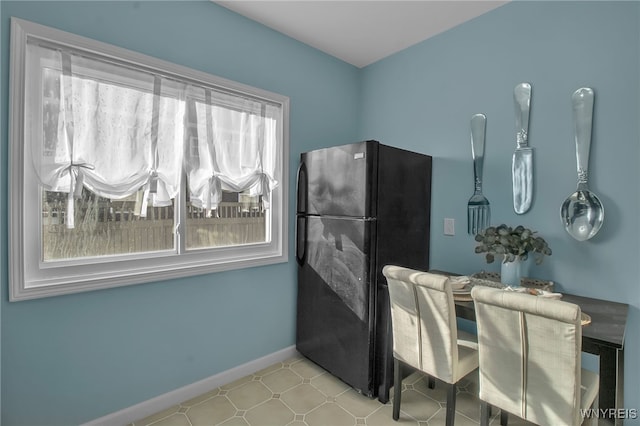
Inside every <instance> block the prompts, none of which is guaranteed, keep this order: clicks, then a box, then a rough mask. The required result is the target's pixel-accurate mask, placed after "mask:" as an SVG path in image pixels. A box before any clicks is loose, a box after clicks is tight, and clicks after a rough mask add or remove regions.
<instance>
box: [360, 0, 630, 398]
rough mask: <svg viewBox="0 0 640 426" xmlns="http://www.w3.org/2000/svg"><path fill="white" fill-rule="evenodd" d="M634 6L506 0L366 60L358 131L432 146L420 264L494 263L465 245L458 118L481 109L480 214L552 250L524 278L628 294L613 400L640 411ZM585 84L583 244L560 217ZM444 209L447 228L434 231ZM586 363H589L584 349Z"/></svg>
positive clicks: (468, 176) (466, 151)
mask: <svg viewBox="0 0 640 426" xmlns="http://www.w3.org/2000/svg"><path fill="white" fill-rule="evenodd" d="M639 55H640V3H639V2H611V1H606V2H573V1H571V2H514V3H510V4H507V5H505V6H502V7H500V8H498V9H496V10H494V11H492V12H490V13H487V14H485V15H483V16H480V17H478V18H476V19H474V20H472V21H470V22H467V23H465V24H463V25H461V26H459V27H457V28H454V29H452V30H450V31H447V32H445V33H443V34H440V35H439V36H437V37H434V38H431V39H429V40H427V41H425V42H423V43H420V44H418V45H416V46H413V47H411V48H409V49H406V50H404V51H402V52H400V53H397V54H395V55H393V56H391V57H388V58H386V59H384V60H382V61H379V62H377V63H375V64H373V65H371V66H369V67H367V68H365V69H364V71H363V75H362V93H363V102H362V107H363V121H362V123H361V128H360V138H368V137H376V138H380V139H381V140H384V141H385V142H387V143H390V144H394V145H404V146H406V147H407V148H410V149H413V150H417V151H422V152H428V153H431V154H432V155H433V156H434V157H435V158H434V178H433V204H432V239H431V267H432V268H436V269H443V270H453V271H459V272H462V273H473V272H476V271H479V270H482V269H485V270H491V271H498V270H499V265H498V264H492V265H487V264H486V263H484V258H483V257H482V256H481V255H477V254H475V253H474V247H475V242H474V241H473V239H472V237H470V236H468V235H467V234H466V226H467V224H466V220H467V219H466V203H467V201H468V199H469V197H470V196H471V195H472V193H473V168H472V162H471V146H470V138H469V121H470V118H471V116H472V115H473V114H475V113H484V114H486V116H487V131H486V135H487V141H486V158H485V168H484V189H485V191H484V192H485V195H486V196H487V198H488V199H489V200H490V202H491V208H492V211H491V213H492V219H493V220H492V222H493V223H494V224H500V223H507V224H511V225H518V224H522V225H525V226H527V227H530V228H532V229H534V230H537V231H539V232H540V235H542V236H543V237H545V239H546V240H547V241H548V242H549V244H550V246H551V248H552V249H553V255H552V256H551V257H550V258H546V259H545V261H544V263H543V264H542V265H541V266H534V267H533V273H532V274H531V275H532V276H535V277H538V278H542V279H549V280H553V281H555V282H556V285H557V286H558V287H559V288H560V290H561V291H567V292H572V293H577V294H582V295H585V296H591V297H598V298H603V299H610V300H614V301H619V302H625V303H629V304H630V306H631V308H630V313H629V325H628V327H627V333H626V346H625V347H626V360H627V365H626V374H625V407H627V408H640V389H639V387H638V383H640V373H639V370H638V369H637V368H636V366H635V363H634V362H633V360H636V359H638V358H639V357H640V333H639V331H640V313H639V308H640V296H639V293H640V292H639V291H638V289H639V287H640V282H639V277H640V267H639V264H640V262H639V260H640V259H639V255H640V247H639V240H640V238H639V237H640V229H639V226H638V212H639V211H640V210H639V208H640V192H639V191H638V189H637V188H638V184H639V183H640V174H639V171H638V170H639V167H638V164H639V160H640V147H639V141H640V105H639V103H640V86H639V81H640V66H639V62H640V56H639ZM523 81H527V82H530V83H531V84H532V88H533V89H532V90H533V95H532V110H531V120H530V127H529V141H530V143H531V145H532V146H533V148H534V150H535V186H536V189H535V198H534V203H533V207H532V209H531V210H530V211H529V212H528V213H526V214H524V215H522V216H518V215H516V214H515V213H514V212H513V208H512V199H511V197H512V195H511V156H512V154H513V151H514V149H515V114H514V107H513V88H514V87H515V85H516V84H518V83H520V82H523ZM583 86H589V87H592V88H593V89H594V91H595V108H594V128H593V139H592V145H591V161H590V187H591V188H592V190H593V191H594V192H596V193H597V194H598V195H599V197H600V198H601V200H602V202H603V204H604V206H605V212H606V213H605V223H604V226H603V227H602V229H601V230H600V232H599V233H598V234H597V235H596V236H595V237H594V238H593V239H591V240H589V241H587V242H578V241H575V240H573V239H572V238H571V237H570V236H569V235H568V234H567V233H566V232H565V231H564V228H563V226H562V224H561V222H560V219H559V210H560V205H561V204H562V202H563V200H564V199H565V198H566V197H567V196H568V195H569V194H571V193H572V192H573V191H574V190H575V186H576V179H577V176H576V158H575V144H574V141H573V126H572V108H571V94H572V93H573V92H574V91H575V90H576V89H578V88H580V87H583ZM444 218H454V219H455V223H456V235H455V236H454V237H450V236H445V235H443V221H444ZM587 361H588V360H587Z"/></svg>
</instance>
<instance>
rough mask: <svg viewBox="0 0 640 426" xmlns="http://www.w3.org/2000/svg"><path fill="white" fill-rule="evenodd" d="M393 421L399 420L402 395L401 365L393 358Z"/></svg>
mask: <svg viewBox="0 0 640 426" xmlns="http://www.w3.org/2000/svg"><path fill="white" fill-rule="evenodd" d="M393 370H394V373H393V374H394V377H393V420H396V421H397V420H398V419H399V418H400V398H401V395H402V364H401V363H400V361H398V360H397V359H396V358H393Z"/></svg>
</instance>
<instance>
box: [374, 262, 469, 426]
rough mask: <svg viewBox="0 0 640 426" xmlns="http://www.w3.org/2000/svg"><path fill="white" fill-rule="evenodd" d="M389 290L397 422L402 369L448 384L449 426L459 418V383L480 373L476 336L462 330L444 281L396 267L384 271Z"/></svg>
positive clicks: (441, 278) (448, 287) (440, 277)
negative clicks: (459, 328)
mask: <svg viewBox="0 0 640 426" xmlns="http://www.w3.org/2000/svg"><path fill="white" fill-rule="evenodd" d="M382 272H383V274H384V276H385V277H386V279H387V283H388V286H389V296H390V300H391V322H392V329H393V358H394V370H395V371H394V396H393V419H394V420H398V419H399V417H400V399H401V392H402V367H403V366H405V365H406V366H409V367H412V368H414V369H417V370H420V371H422V372H423V373H426V374H427V375H429V376H431V377H435V378H437V379H439V380H441V381H443V382H444V383H446V384H447V385H448V390H447V414H446V424H447V426H451V425H453V423H454V418H455V406H456V391H457V389H456V383H457V382H458V381H459V380H460V379H462V378H463V377H464V376H466V375H467V374H469V373H470V372H472V371H474V370H475V369H477V368H478V352H477V343H476V342H475V337H474V336H472V335H470V334H468V333H463V332H461V331H458V327H457V322H456V313H455V305H454V301H453V294H452V292H451V286H450V283H449V280H448V278H447V277H446V276H443V275H437V274H432V273H428V272H422V271H416V270H413V269H408V268H404V267H400V266H395V265H387V266H385V267H384V268H383V271H382Z"/></svg>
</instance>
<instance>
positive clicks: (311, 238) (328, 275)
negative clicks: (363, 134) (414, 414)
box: [296, 140, 432, 402]
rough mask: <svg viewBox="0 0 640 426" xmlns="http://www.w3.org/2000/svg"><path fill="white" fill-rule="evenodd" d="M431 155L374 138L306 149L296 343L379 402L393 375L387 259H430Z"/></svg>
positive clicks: (409, 263) (416, 262)
mask: <svg viewBox="0 0 640 426" xmlns="http://www.w3.org/2000/svg"><path fill="white" fill-rule="evenodd" d="M431 165H432V158H431V156H428V155H424V154H418V153H415V152H410V151H406V150H403V149H399V148H395V147H391V146H387V145H383V144H381V143H379V142H377V141H373V140H370V141H365V142H359V143H354V144H349V145H343V146H336V147H331V148H325V149H319V150H315V151H310V152H307V153H303V154H301V156H300V167H299V169H298V178H297V193H298V195H297V197H298V200H297V215H296V260H297V262H298V295H297V324H296V326H297V328H296V347H297V350H298V351H299V352H300V353H301V354H302V355H304V356H305V357H307V358H309V359H310V360H312V361H313V362H315V363H316V364H318V365H320V366H321V367H323V368H324V369H325V370H327V371H329V372H330V373H331V374H333V375H334V376H336V377H338V378H340V379H341V380H342V381H344V382H345V383H347V384H348V385H350V386H352V387H353V388H354V389H356V390H357V391H359V392H361V393H362V394H364V395H367V396H370V397H374V396H377V397H378V399H380V401H382V402H387V401H388V399H389V388H390V387H391V385H392V382H393V357H392V340H391V316H390V315H391V314H390V308H389V293H388V288H387V283H386V280H385V278H384V276H383V275H382V268H383V267H384V265H387V264H396V265H401V266H405V267H409V268H414V269H419V270H425V271H426V270H428V269H429V230H430V217H431V215H430V211H431Z"/></svg>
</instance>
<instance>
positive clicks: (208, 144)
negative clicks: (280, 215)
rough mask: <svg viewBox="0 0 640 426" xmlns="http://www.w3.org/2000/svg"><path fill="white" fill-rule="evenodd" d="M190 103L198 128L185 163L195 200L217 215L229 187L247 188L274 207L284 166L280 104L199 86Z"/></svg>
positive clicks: (193, 123) (192, 91) (192, 119)
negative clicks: (281, 160)
mask: <svg viewBox="0 0 640 426" xmlns="http://www.w3.org/2000/svg"><path fill="white" fill-rule="evenodd" d="M187 104H188V108H187V111H188V117H189V118H188V121H189V127H190V128H191V129H192V131H191V134H190V137H189V149H188V152H189V158H188V161H186V163H185V165H186V169H187V173H188V182H189V191H190V197H191V203H192V204H193V205H195V206H196V207H200V208H204V209H206V210H207V212H208V214H209V215H211V211H212V210H213V209H216V208H217V207H218V205H219V203H220V200H221V199H222V191H223V190H227V191H233V192H243V191H247V192H248V193H249V195H251V196H258V195H261V196H262V202H263V206H264V207H265V208H268V207H269V202H270V193H271V190H273V189H274V188H275V187H276V186H277V185H278V182H277V181H276V179H275V176H278V174H279V169H280V167H281V165H280V164H278V161H277V157H278V156H277V143H276V142H277V138H278V134H277V132H278V126H277V116H278V114H279V107H277V106H275V105H270V104H267V103H264V102H259V101H256V100H253V99H247V98H243V97H240V96H233V95H228V94H225V93H220V92H217V91H211V90H209V89H202V88H193V87H192V88H191V89H190V90H189V95H188V96H187Z"/></svg>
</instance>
